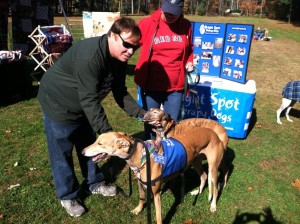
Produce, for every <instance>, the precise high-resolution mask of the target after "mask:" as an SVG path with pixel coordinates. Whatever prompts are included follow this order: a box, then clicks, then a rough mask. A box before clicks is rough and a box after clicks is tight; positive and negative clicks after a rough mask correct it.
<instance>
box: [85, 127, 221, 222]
mask: <svg viewBox="0 0 300 224" xmlns="http://www.w3.org/2000/svg"><path fill="white" fill-rule="evenodd" d="M145 145H146V147H145ZM146 148H147V149H146ZM145 150H148V151H149V152H150V167H151V168H150V175H151V180H150V181H151V188H152V189H151V190H152V195H153V199H154V205H155V213H156V222H157V223H162V214H161V186H162V183H163V182H166V181H168V180H170V179H172V178H174V177H175V176H177V175H179V174H180V173H182V172H183V171H185V170H186V169H187V168H189V167H190V166H193V168H194V169H195V170H196V171H197V173H199V170H201V169H202V168H201V166H202V158H201V157H202V156H203V155H205V156H206V158H207V161H208V189H209V195H208V199H209V201H211V205H210V211H211V212H215V211H216V209H217V197H218V186H217V180H218V167H219V165H220V163H221V161H222V159H223V154H224V145H223V143H222V142H221V141H220V139H219V137H218V135H217V134H216V133H215V132H214V131H212V130H211V129H208V128H203V127H194V128H193V129H191V130H189V131H185V132H184V133H180V134H178V135H176V134H175V135H173V136H172V138H166V139H162V140H161V141H160V142H159V144H157V142H156V141H155V140H148V141H146V142H141V141H137V140H136V139H134V138H133V137H131V136H130V135H128V134H125V133H123V132H107V133H103V134H101V135H99V137H98V139H97V140H96V142H95V143H93V144H92V145H90V146H88V147H86V148H85V149H84V150H83V151H82V153H83V154H84V155H85V156H88V157H93V161H94V162H97V161H99V160H100V159H103V158H105V157H107V156H117V157H119V158H121V159H124V160H125V161H126V162H127V164H128V165H129V167H130V168H131V170H132V171H133V172H134V173H135V175H136V177H137V179H138V180H139V182H138V186H139V192H140V193H139V194H140V200H139V204H138V206H137V207H136V208H135V209H133V210H132V211H131V212H132V213H133V214H139V213H140V212H141V211H142V209H143V206H144V203H145V199H146V197H145V195H146V193H145V189H146V188H147V181H149V180H147V166H146V160H145V154H146V153H145Z"/></svg>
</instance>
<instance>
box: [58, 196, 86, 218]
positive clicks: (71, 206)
mask: <svg viewBox="0 0 300 224" xmlns="http://www.w3.org/2000/svg"><path fill="white" fill-rule="evenodd" d="M60 203H61V205H62V206H63V207H64V208H65V209H66V211H67V213H68V214H69V215H70V216H73V217H79V216H81V215H82V214H84V213H85V209H84V207H83V206H82V205H81V204H79V202H78V201H77V200H76V199H73V200H61V201H60Z"/></svg>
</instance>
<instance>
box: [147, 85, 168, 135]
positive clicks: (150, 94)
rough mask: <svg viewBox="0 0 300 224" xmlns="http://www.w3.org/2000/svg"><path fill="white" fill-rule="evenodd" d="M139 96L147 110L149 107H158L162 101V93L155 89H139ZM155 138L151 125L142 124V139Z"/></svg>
mask: <svg viewBox="0 0 300 224" xmlns="http://www.w3.org/2000/svg"><path fill="white" fill-rule="evenodd" d="M141 98H142V103H143V108H144V110H146V111H148V110H150V109H151V108H160V106H161V104H162V102H163V101H164V94H163V93H162V92H157V91H149V90H143V89H142V90H141ZM148 139H155V133H154V132H153V131H152V127H151V126H150V125H148V124H144V140H148Z"/></svg>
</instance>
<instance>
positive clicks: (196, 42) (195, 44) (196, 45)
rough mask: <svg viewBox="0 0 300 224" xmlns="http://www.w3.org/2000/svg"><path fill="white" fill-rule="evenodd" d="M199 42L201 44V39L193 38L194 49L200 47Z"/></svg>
mask: <svg viewBox="0 0 300 224" xmlns="http://www.w3.org/2000/svg"><path fill="white" fill-rule="evenodd" d="M201 42H202V38H201V37H195V39H194V46H195V47H200V46H201Z"/></svg>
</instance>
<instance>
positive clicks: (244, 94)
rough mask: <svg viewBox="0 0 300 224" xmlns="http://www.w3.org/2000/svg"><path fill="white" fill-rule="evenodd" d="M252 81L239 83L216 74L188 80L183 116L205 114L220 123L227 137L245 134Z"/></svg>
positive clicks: (248, 116)
mask: <svg viewBox="0 0 300 224" xmlns="http://www.w3.org/2000/svg"><path fill="white" fill-rule="evenodd" d="M255 94H256V83H255V82H254V80H249V81H248V82H247V83H246V84H240V83H236V82H231V81H229V80H224V79H221V78H218V77H209V76H201V79H200V83H199V84H197V85H193V84H190V90H189V91H188V94H187V96H186V98H185V100H184V118H195V117H196V118H207V119H212V120H216V121H217V122H219V123H220V124H222V125H223V126H224V128H225V129H226V130H227V134H228V136H229V137H233V138H245V137H246V135H247V131H248V127H249V123H250V119H251V115H252V110H253V105H254V100H255Z"/></svg>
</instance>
